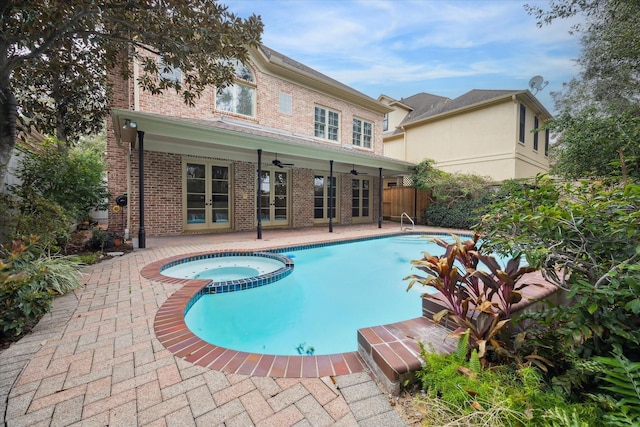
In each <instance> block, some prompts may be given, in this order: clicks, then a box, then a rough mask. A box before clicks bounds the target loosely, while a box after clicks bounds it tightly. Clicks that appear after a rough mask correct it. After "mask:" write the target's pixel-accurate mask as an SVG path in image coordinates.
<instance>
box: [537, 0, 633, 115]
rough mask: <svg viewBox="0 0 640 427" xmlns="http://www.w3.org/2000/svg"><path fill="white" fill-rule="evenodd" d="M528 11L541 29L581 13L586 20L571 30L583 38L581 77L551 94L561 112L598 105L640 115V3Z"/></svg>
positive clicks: (570, 1)
mask: <svg viewBox="0 0 640 427" xmlns="http://www.w3.org/2000/svg"><path fill="white" fill-rule="evenodd" d="M525 9H527V11H528V12H529V13H530V14H531V15H534V16H535V17H536V19H537V20H538V22H537V24H538V26H543V25H546V24H550V23H552V22H553V21H554V20H555V19H564V18H569V17H571V16H574V15H578V14H582V15H584V16H585V17H586V18H587V20H586V23H584V24H581V25H578V26H575V27H574V28H573V30H574V31H576V32H577V33H580V34H581V44H582V52H581V55H580V57H579V58H578V59H577V62H578V64H579V65H580V67H581V71H580V76H579V78H574V79H572V80H571V82H569V83H566V84H565V85H564V91H563V92H556V93H554V94H553V95H554V101H555V104H556V109H557V110H559V111H564V110H568V111H581V109H582V108H584V107H586V106H590V105H593V104H596V105H597V106H598V107H599V109H600V110H607V111H608V112H612V111H613V112H614V113H620V112H624V111H627V110H631V111H634V112H635V113H638V112H639V111H640V95H639V94H640V32H638V31H637V25H638V24H637V23H638V22H640V1H639V0H552V1H551V2H550V4H549V7H548V9H546V10H545V9H543V8H541V7H540V6H538V5H537V4H536V5H533V6H532V5H526V6H525Z"/></svg>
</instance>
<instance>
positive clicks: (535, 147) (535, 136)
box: [533, 116, 540, 151]
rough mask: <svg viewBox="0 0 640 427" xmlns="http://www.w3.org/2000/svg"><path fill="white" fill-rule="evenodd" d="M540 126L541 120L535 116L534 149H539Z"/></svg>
mask: <svg viewBox="0 0 640 427" xmlns="http://www.w3.org/2000/svg"><path fill="white" fill-rule="evenodd" d="M539 126H540V121H539V120H538V117H537V116H536V117H534V118H533V149H534V150H535V151H538V127H539Z"/></svg>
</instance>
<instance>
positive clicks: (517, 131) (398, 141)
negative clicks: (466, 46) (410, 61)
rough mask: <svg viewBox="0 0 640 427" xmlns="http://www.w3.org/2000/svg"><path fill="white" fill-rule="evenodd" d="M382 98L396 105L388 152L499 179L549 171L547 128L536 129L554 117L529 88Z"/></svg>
mask: <svg viewBox="0 0 640 427" xmlns="http://www.w3.org/2000/svg"><path fill="white" fill-rule="evenodd" d="M378 101H380V102H382V103H384V104H385V105H387V106H389V107H390V108H392V109H393V111H391V112H390V113H388V114H387V115H386V116H385V121H384V124H383V131H384V133H383V140H384V154H385V155H386V156H389V157H393V158H396V159H401V160H405V161H409V162H414V163H419V162H421V161H422V160H424V159H426V158H429V159H433V160H435V162H436V163H435V166H436V167H437V168H439V169H442V170H444V171H446V172H461V173H473V174H477V175H483V176H488V177H491V178H492V179H494V180H496V181H502V180H505V179H514V178H529V177H533V176H535V175H536V174H538V173H546V172H548V171H549V132H548V131H546V132H545V131H540V132H534V131H533V130H534V129H537V128H539V127H541V126H542V125H543V124H544V123H545V122H546V121H548V120H550V119H551V118H552V116H551V114H550V113H549V112H548V111H547V110H546V109H545V108H544V106H543V105H542V104H541V103H540V101H538V99H537V98H536V97H535V96H534V95H533V94H532V93H531V92H530V91H528V90H478V89H474V90H471V91H469V92H467V93H465V94H463V95H461V96H459V97H458V98H455V99H450V98H446V97H442V96H438V95H433V94H429V93H418V94H415V95H412V96H410V97H407V98H403V99H401V100H395V99H393V98H391V97H389V96H386V95H380V96H379V97H378Z"/></svg>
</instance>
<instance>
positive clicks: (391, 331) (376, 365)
mask: <svg viewBox="0 0 640 427" xmlns="http://www.w3.org/2000/svg"><path fill="white" fill-rule="evenodd" d="M450 332H451V331H450V330H448V329H446V328H444V327H442V326H440V325H436V324H435V323H433V321H431V320H430V319H427V318H426V317H417V318H415V319H410V320H405V321H403V322H397V323H391V324H388V325H381V326H373V327H370V328H362V329H359V330H358V353H359V354H360V356H361V357H362V358H363V359H364V361H365V362H366V363H367V365H369V368H370V369H371V370H372V371H373V372H374V374H375V375H376V377H377V378H378V380H379V381H380V382H381V383H382V384H383V385H384V386H385V387H386V388H387V390H388V391H389V393H391V394H393V395H396V396H397V395H398V394H399V393H400V390H401V388H402V385H403V383H404V382H405V381H408V382H413V381H415V372H416V371H418V370H419V369H420V367H421V366H422V361H421V359H420V347H419V346H418V342H422V343H423V344H425V345H426V346H427V348H428V349H429V350H431V351H436V352H438V353H446V352H447V353H448V352H453V351H455V346H456V343H457V339H454V338H447V336H448V335H449V333H450ZM445 339H446V341H445Z"/></svg>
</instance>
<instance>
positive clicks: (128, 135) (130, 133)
mask: <svg viewBox="0 0 640 427" xmlns="http://www.w3.org/2000/svg"><path fill="white" fill-rule="evenodd" d="M137 130H138V124H137V123H136V122H134V121H133V120H130V119H124V126H122V132H121V135H122V140H123V141H126V142H128V143H129V144H135V142H136V137H137V135H138V134H137Z"/></svg>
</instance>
